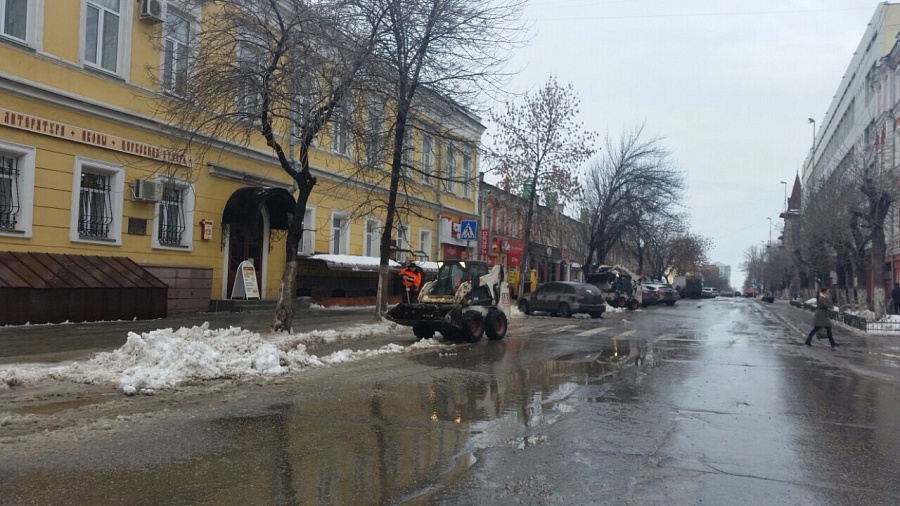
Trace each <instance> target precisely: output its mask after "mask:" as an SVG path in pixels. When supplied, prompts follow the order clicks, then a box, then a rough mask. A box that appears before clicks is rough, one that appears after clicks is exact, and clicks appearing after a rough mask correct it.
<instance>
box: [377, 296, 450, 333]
mask: <svg viewBox="0 0 900 506" xmlns="http://www.w3.org/2000/svg"><path fill="white" fill-rule="evenodd" d="M453 307H454V306H453V305H452V304H407V303H405V302H401V303H400V304H397V305H396V306H394V307H393V308H391V310H390V311H388V312H387V314H385V315H384V317H385V318H387V319H388V320H390V321H392V322H394V323H398V324H400V325H407V326H410V327H411V326H414V325H420V324H435V323H441V322H443V321H444V317H446V316H447V315H448V314H450V311H452V310H453Z"/></svg>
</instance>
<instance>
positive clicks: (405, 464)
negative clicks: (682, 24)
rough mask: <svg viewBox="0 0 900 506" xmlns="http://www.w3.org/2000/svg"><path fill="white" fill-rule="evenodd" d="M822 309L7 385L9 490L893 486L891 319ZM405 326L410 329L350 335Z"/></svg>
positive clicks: (826, 492) (874, 494) (703, 307)
mask: <svg viewBox="0 0 900 506" xmlns="http://www.w3.org/2000/svg"><path fill="white" fill-rule="evenodd" d="M322 313H324V311H323V312H322ZM329 318H333V320H332V324H333V325H335V326H336V327H340V326H341V325H343V324H341V323H335V322H336V321H337V320H339V319H343V320H345V321H354V320H359V319H368V316H367V312H366V311H360V312H358V313H356V314H350V313H348V314H347V315H346V316H344V317H342V318H341V317H335V316H329ZM809 319H810V314H809V313H807V312H804V311H802V310H800V309H797V308H794V307H791V306H789V305H787V304H786V303H776V304H771V305H770V304H761V303H759V302H757V301H755V300H750V299H739V298H737V299H735V298H732V299H725V298H719V299H712V300H702V301H688V300H682V301H679V302H678V303H677V304H676V305H675V306H674V307H668V306H654V307H651V308H648V309H646V310H642V311H638V312H622V313H615V312H614V313H611V314H607V315H606V317H605V318H604V319H602V320H591V319H581V318H569V319H562V318H553V317H549V316H527V317H526V316H524V315H516V317H515V318H513V319H512V321H511V327H510V331H509V335H508V336H507V338H506V339H504V340H502V341H498V342H495V341H482V342H479V343H476V344H459V343H457V344H449V345H448V346H446V347H441V348H424V349H421V350H412V351H411V352H410V353H408V354H403V355H396V356H386V357H378V358H372V359H367V360H363V361H360V362H355V363H348V364H341V365H339V366H334V367H330V368H322V369H315V370H309V371H303V372H301V373H299V374H291V375H288V376H281V377H278V378H276V379H270V380H263V379H256V380H252V381H247V380H246V379H226V380H216V381H210V382H194V383H191V384H187V385H184V386H182V387H179V388H177V389H174V390H170V391H166V390H164V391H159V392H157V393H156V395H153V396H134V397H126V396H124V395H123V394H122V393H121V392H115V391H114V389H113V388H111V386H110V385H76V384H66V383H64V382H59V381H54V380H47V381H45V382H42V383H41V384H25V385H18V386H13V387H10V388H9V389H6V390H4V391H2V392H0V400H2V404H3V406H4V409H3V413H2V414H0V420H3V424H2V426H3V432H2V437H0V440H2V447H3V449H4V451H3V452H2V456H0V475H2V476H3V480H2V483H0V492H2V493H0V497H2V499H0V503H3V504H63V503H65V504H122V503H128V504H160V503H168V504H396V503H404V504H475V503H479V504H510V503H525V504H699V503H701V502H703V503H707V504H727V503H741V504H849V503H856V504H894V503H896V502H897V501H898V499H900V488H898V485H897V484H898V483H900V480H898V479H897V478H898V469H900V462H898V456H900V448H898V444H900V443H898V438H897V437H896V434H897V430H898V429H900V427H898V421H897V420H898V416H897V415H898V414H900V391H898V385H897V376H896V372H895V371H896V366H897V365H898V361H897V360H898V359H897V353H896V347H897V346H896V344H895V343H896V341H895V338H893V337H889V336H875V335H865V334H863V333H861V332H858V331H855V330H850V329H847V328H844V327H842V326H841V327H837V328H836V338H837V340H838V341H840V342H842V343H843V346H842V347H841V348H839V349H838V350H837V351H832V350H831V349H829V348H827V346H822V345H818V346H814V347H812V348H807V347H804V346H799V343H800V342H801V339H802V335H801V334H802V333H803V332H805V331H806V330H807V326H808V321H807V320H809ZM8 330H9V329H5V330H3V332H0V344H2V345H3V347H2V349H4V350H7V351H5V353H6V354H7V357H6V358H5V359H4V360H5V362H6V363H7V364H9V363H10V362H13V361H14V360H15V358H14V356H10V355H12V354H14V353H18V354H20V355H24V354H26V353H25V350H21V349H20V350H15V351H9V350H11V348H9V347H7V344H8V343H9V342H10V341H13V340H14V339H15V335H14V334H13V333H12V332H9V331H8ZM60 332H64V329H62V330H60ZM390 342H393V343H397V344H400V345H402V346H407V347H408V346H410V345H411V344H412V343H413V342H415V340H414V338H413V336H412V335H411V334H410V335H406V334H404V333H395V334H393V335H384V336H372V337H368V338H366V339H364V340H362V341H360V342H358V343H349V344H348V343H342V344H341V347H349V348H354V349H355V348H372V347H378V346H382V345H384V344H386V343H390ZM816 344H819V343H816ZM329 346H330V347H331V348H333V347H334V345H327V344H323V345H322V347H323V348H322V350H320V351H322V352H324V351H325V350H326V349H330V348H329Z"/></svg>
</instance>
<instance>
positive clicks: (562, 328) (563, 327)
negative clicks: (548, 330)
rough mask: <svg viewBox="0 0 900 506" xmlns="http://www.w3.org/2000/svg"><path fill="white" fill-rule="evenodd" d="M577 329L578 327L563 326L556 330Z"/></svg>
mask: <svg viewBox="0 0 900 506" xmlns="http://www.w3.org/2000/svg"><path fill="white" fill-rule="evenodd" d="M577 327H578V325H563V326H562V327H559V328H558V329H557V330H571V329H574V328H577Z"/></svg>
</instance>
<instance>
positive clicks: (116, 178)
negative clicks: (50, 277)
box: [69, 156, 125, 246]
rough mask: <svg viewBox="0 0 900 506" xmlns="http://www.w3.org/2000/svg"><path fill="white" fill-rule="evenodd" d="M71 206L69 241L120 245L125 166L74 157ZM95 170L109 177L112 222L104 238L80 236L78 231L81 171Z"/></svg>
mask: <svg viewBox="0 0 900 506" xmlns="http://www.w3.org/2000/svg"><path fill="white" fill-rule="evenodd" d="M72 172H73V174H72V207H71V219H70V221H69V240H70V241H71V242H78V243H88V244H102V245H105V246H121V245H122V201H123V196H124V195H125V191H124V190H125V167H123V166H122V165H117V164H113V163H109V162H103V161H100V160H91V159H88V158H83V157H80V156H76V157H75V168H74V170H73V171H72ZM82 172H95V173H100V174H105V175H108V176H109V177H110V206H111V213H112V216H111V217H112V223H110V226H109V234H108V235H107V237H106V238H105V239H96V238H91V237H82V236H81V235H80V234H79V233H78V213H79V202H80V199H81V173H82Z"/></svg>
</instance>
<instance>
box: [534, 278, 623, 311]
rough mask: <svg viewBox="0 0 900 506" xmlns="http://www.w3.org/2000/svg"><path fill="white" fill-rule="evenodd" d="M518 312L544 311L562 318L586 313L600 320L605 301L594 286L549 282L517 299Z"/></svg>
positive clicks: (568, 282)
mask: <svg viewBox="0 0 900 506" xmlns="http://www.w3.org/2000/svg"><path fill="white" fill-rule="evenodd" d="M519 311H522V312H523V313H525V314H531V313H532V312H534V311H544V312H547V313H550V314H551V315H553V316H556V315H559V316H562V317H569V316H572V315H573V314H575V313H587V314H589V315H591V318H600V317H601V316H602V315H603V312H604V311H606V301H605V300H604V299H603V293H602V292H601V291H600V289H599V288H597V287H596V286H594V285H589V284H587V283H577V282H574V281H551V282H549V283H544V284H542V285H538V287H537V288H536V289H535V290H534V291H533V292H531V293H526V294H524V295H522V296H521V297H519Z"/></svg>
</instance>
